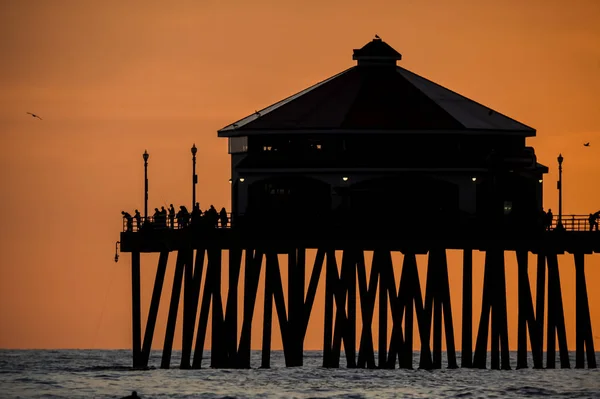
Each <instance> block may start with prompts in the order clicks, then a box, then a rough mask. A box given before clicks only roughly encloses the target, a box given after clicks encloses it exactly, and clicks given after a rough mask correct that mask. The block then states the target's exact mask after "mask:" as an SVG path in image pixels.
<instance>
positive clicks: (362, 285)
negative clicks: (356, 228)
mask: <svg viewBox="0 0 600 399" xmlns="http://www.w3.org/2000/svg"><path fill="white" fill-rule="evenodd" d="M357 255H358V257H357V262H356V271H357V274H358V288H359V294H360V309H361V314H362V333H361V336H360V346H359V350H358V364H357V367H360V368H365V367H367V368H370V369H374V368H375V367H376V366H375V351H374V348H373V327H372V325H373V313H374V311H375V296H376V294H377V283H378V280H379V268H378V266H377V264H376V263H375V259H373V262H372V264H371V275H370V277H369V282H368V288H367V272H366V267H365V257H364V252H362V251H360V252H359V253H358V254H357ZM374 255H375V254H373V256H374ZM386 317H387V315H386ZM384 333H385V332H384ZM380 334H381V332H380Z"/></svg>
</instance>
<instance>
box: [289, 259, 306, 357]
mask: <svg viewBox="0 0 600 399" xmlns="http://www.w3.org/2000/svg"><path fill="white" fill-rule="evenodd" d="M305 268H306V249H305V248H297V249H296V248H294V249H292V250H290V251H289V252H288V327H289V328H288V334H289V336H288V338H289V345H290V348H289V351H288V359H287V362H288V364H289V366H290V367H296V366H302V364H303V352H304V334H305V330H304V284H305Z"/></svg>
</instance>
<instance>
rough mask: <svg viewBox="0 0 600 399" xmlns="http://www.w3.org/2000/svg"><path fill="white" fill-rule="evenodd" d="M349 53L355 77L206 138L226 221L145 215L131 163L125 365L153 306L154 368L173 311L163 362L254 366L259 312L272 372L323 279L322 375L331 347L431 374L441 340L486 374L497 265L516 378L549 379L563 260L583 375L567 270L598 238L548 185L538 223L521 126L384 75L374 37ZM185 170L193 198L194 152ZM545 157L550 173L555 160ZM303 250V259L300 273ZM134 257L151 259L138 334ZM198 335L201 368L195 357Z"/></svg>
mask: <svg viewBox="0 0 600 399" xmlns="http://www.w3.org/2000/svg"><path fill="white" fill-rule="evenodd" d="M353 59H354V60H356V61H357V65H356V66H355V67H353V68H350V69H349V70H347V71H344V72H342V73H340V74H338V75H336V76H334V77H332V78H329V79H327V80H325V81H323V82H320V83H318V84H316V85H314V86H312V87H311V88H309V89H306V90H304V91H302V92H300V93H298V94H296V95H294V96H291V97H289V98H287V99H285V100H282V101H281V102H279V103H276V104H274V105H271V106H269V107H267V108H265V109H263V110H260V111H256V112H255V113H254V114H252V115H250V116H248V117H246V118H244V119H242V120H239V121H237V122H235V123H232V124H231V125H229V126H227V127H225V128H223V129H221V130H220V131H219V136H220V137H226V138H227V139H228V141H229V154H230V155H231V160H232V163H231V165H232V167H231V176H232V177H231V180H230V183H231V198H232V201H231V204H232V205H231V206H232V209H231V212H230V213H228V215H227V216H228V217H227V222H226V223H221V224H216V225H215V224H214V223H212V222H210V223H207V222H206V221H203V220H204V219H202V218H200V219H198V218H197V219H196V221H195V222H194V221H192V222H191V223H187V221H186V222H185V223H183V224H179V225H175V224H174V223H171V222H167V223H165V222H164V221H162V222H160V221H157V220H155V219H154V218H153V217H151V216H148V214H147V208H148V206H147V201H148V184H147V183H148V174H147V165H148V157H149V155H148V153H144V156H143V159H144V168H145V179H146V184H145V190H146V192H145V195H144V201H145V204H144V209H145V212H144V216H143V217H140V219H139V222H135V223H133V222H131V221H127V220H124V224H123V231H122V232H121V233H120V239H119V241H118V243H117V249H118V250H120V252H122V253H130V254H131V276H132V309H133V312H132V347H133V366H134V367H135V368H145V367H147V366H148V361H149V357H150V350H151V348H152V343H153V338H154V332H155V327H156V320H157V314H158V308H159V305H160V303H161V301H162V302H165V301H168V303H169V305H168V306H169V311H168V319H167V325H166V334H165V340H164V342H163V350H162V359H161V368H169V367H171V366H172V365H171V353H172V349H173V345H174V341H175V339H179V337H175V324H176V322H177V318H178V317H177V316H178V314H179V312H182V314H183V319H182V320H183V328H182V336H181V337H180V339H181V346H182V357H181V363H180V364H179V367H180V368H183V369H189V368H202V367H207V366H209V367H213V368H249V367H252V366H258V365H253V364H251V362H250V350H251V345H250V343H251V334H252V325H253V321H254V313H255V309H256V307H257V306H263V310H264V318H263V320H262V323H263V324H262V360H261V364H260V366H261V367H264V368H268V367H270V352H271V341H272V339H271V335H272V333H273V317H276V318H277V321H278V324H279V327H280V333H281V337H282V344H283V353H284V358H285V364H286V366H288V367H294V366H302V365H303V350H304V340H305V336H306V332H307V328H308V324H309V320H310V318H311V314H312V311H313V308H314V306H316V303H315V296H316V292H317V289H318V287H319V286H323V285H324V290H325V300H324V303H323V305H324V324H323V330H322V333H323V363H322V364H323V367H329V368H336V367H339V366H340V362H341V360H342V353H343V354H344V357H345V364H346V366H347V367H350V368H395V367H396V366H398V367H400V368H413V367H419V368H423V369H437V368H441V367H442V337H444V341H445V346H446V356H447V362H448V363H447V364H448V367H449V368H456V367H465V368H485V367H487V363H488V361H487V359H488V353H489V356H490V365H491V368H493V369H510V368H511V362H510V357H509V342H508V321H507V305H506V273H505V259H506V257H507V256H508V255H509V254H512V255H511V256H513V255H514V256H516V259H517V264H518V326H517V328H518V342H517V361H516V365H517V368H525V367H529V366H533V367H535V368H555V367H556V359H557V354H556V350H555V348H556V344H557V343H558V347H559V351H558V352H559V353H558V359H559V362H560V367H562V368H569V367H571V366H572V365H571V364H570V360H569V356H568V349H567V338H566V327H565V317H564V310H563V298H562V292H561V286H560V274H559V267H558V265H559V262H560V261H561V259H564V258H565V257H567V256H572V257H573V258H574V262H575V276H576V278H575V282H576V288H575V291H576V361H575V365H574V366H575V367H576V368H585V367H588V368H595V367H596V358H595V351H594V340H593V337H594V336H593V333H592V324H591V320H590V312H589V303H588V295H587V286H586V279H585V259H586V255H587V256H588V257H590V256H598V255H596V254H598V253H600V233H599V232H598V231H597V228H596V229H593V227H594V226H593V225H592V226H591V225H590V221H591V219H590V218H589V216H588V215H563V214H562V192H561V190H562V187H561V182H562V175H561V177H560V178H559V185H558V188H559V198H560V202H559V209H558V215H554V216H553V215H550V217H549V218H548V217H547V214H546V213H545V212H543V208H542V203H543V201H542V199H543V198H542V186H543V182H544V179H543V177H544V174H545V173H547V171H548V168H547V167H546V166H544V165H542V164H539V163H538V162H537V158H536V156H535V152H534V150H533V148H531V147H527V146H525V139H526V137H532V136H535V134H536V132H535V130H534V129H533V128H530V127H528V126H526V125H524V124H521V123H519V122H517V121H515V120H512V119H510V118H508V117H506V116H504V115H502V114H499V113H496V112H495V111H493V110H490V109H489V108H487V107H484V106H482V105H479V104H477V103H474V102H472V101H471V100H468V99H466V98H464V97H462V96H460V95H458V94H456V93H454V92H451V91H449V90H447V89H445V88H443V87H441V86H439V85H436V84H435V83H433V82H430V81H428V80H426V79H425V78H422V77H420V76H418V75H416V74H414V73H412V72H410V71H407V70H405V69H403V68H401V67H399V66H397V65H396V62H397V61H398V60H400V59H401V55H400V54H399V53H398V52H397V51H396V50H394V49H393V48H391V47H390V46H389V45H387V44H386V43H384V42H383V41H381V39H379V38H376V39H374V40H373V41H372V42H369V43H367V44H366V45H365V46H364V47H363V48H361V49H357V50H354V55H353ZM398 93H399V94H398ZM350 97H351V98H352V100H350V99H349V98H350ZM192 162H193V173H192V189H193V197H192V198H193V199H192V203H193V204H194V203H195V189H196V184H197V177H196V174H195V163H196V146H195V145H194V146H193V147H192ZM558 162H559V170H560V171H562V169H561V168H562V156H559V160H558ZM198 220H200V221H198ZM449 250H459V251H461V252H462V255H463V256H462V264H461V265H449V264H448V261H447V251H449ZM307 251H310V252H311V253H314V254H315V257H314V262H312V261H311V262H307V258H308V257H307ZM474 251H482V252H484V253H485V263H484V265H483V267H484V281H483V292H482V307H481V314H480V315H476V314H473V267H474V265H473V252H474ZM142 253H154V254H156V255H157V256H158V267H157V272H156V277H155V280H154V286H153V288H152V299H151V303H150V307H149V313H148V315H147V318H145V320H146V321H145V322H144V323H142V314H141V303H140V302H141V299H140V291H141V283H140V274H141V272H142V269H143V268H142V265H141V254H142ZM395 253H401V254H402V255H403V261H402V264H394V261H393V258H394V254H395ZM530 254H534V255H535V257H536V259H537V261H536V264H535V265H534V266H533V265H532V266H531V267H535V268H536V270H537V273H536V275H537V281H536V287H537V289H536V296H535V298H534V297H533V296H532V290H531V286H530V281H529V277H528V270H529V268H530V265H529V264H528V260H529V258H530ZM417 255H426V258H427V269H426V274H425V275H419V272H418V268H417ZM170 257H175V258H176V264H175V270H174V279H173V282H172V290H171V297H170V298H163V295H162V290H163V286H164V285H165V283H166V284H170V283H171V282H169V281H167V282H165V274H166V269H167V262H168V259H169V258H170ZM286 258H287V262H281V260H282V259H286ZM310 258H311V259H312V257H310ZM224 259H227V262H224V261H223V260H224ZM340 259H341V261H340ZM367 259H372V260H371V261H370V262H368V261H367ZM115 260H118V253H116V254H115ZM286 263H287V264H286ZM476 266H477V265H476ZM450 267H462V275H463V278H462V286H461V287H460V290H461V292H462V309H461V323H462V336H461V337H456V336H455V333H454V323H453V317H452V304H451V300H450V290H451V289H453V290H455V289H457V288H456V287H451V286H450V282H449V277H448V276H449V272H448V270H449V268H450ZM225 268H227V272H228V276H229V277H228V286H227V287H226V288H227V289H226V292H227V294H226V295H224V294H223V292H224V291H225V290H224V288H225V287H223V284H222V275H223V270H224V269H225ZM282 268H287V273H286V274H287V281H284V280H283V279H282ZM242 273H243V276H244V278H243V281H241V278H240V276H241V275H242ZM261 275H263V276H264V285H263V286H260V285H259V282H260V281H261V279H260V276H261ZM422 280H424V281H425V291H424V294H423V293H422V292H421V288H420V287H421V283H420V282H421V281H422ZM201 287H203V288H204V289H203V290H201ZM546 287H547V289H546ZM240 288H242V292H243V294H242V295H243V300H241V299H240V298H239V297H238V293H239V291H240ZM259 290H260V291H261V292H264V298H265V300H264V302H263V303H262V304H261V303H257V300H256V299H257V293H258V292H259ZM181 298H183V301H182V303H183V305H182V309H179V308H180V306H179V304H180V299H181ZM240 303H241V306H240ZM546 307H547V318H546V320H544V314H545V312H544V309H545V308H546ZM198 311H199V314H198ZM376 311H377V312H378V314H377V316H378V317H377V320H378V322H377V326H374V325H373V324H374V323H373V320H374V316H375V312H376ZM358 314H360V317H359V316H357V315H358ZM209 316H210V318H211V321H210V325H209V322H208V320H209ZM239 321H241V329H240V330H239V331H238V322H239ZM474 322H476V323H478V326H479V327H478V329H477V334H476V335H475V336H473V334H472V330H473V323H474ZM142 326H144V329H143V330H142ZM209 327H210V328H211V336H212V339H211V352H210V353H211V355H210V361H209V362H203V351H204V343H205V339H206V334H207V330H208V328H209ZM375 327H376V328H377V332H378V334H377V336H378V337H379V339H378V342H377V343H375V342H374V338H373V337H374V328H375ZM357 328H359V331H360V333H359V334H357ZM142 331H143V334H142ZM388 331H391V334H389V336H388ZM414 331H416V332H417V333H418V336H419V339H420V347H419V348H415V347H414V345H413V341H414V338H415V337H414V336H413V332H414ZM544 333H546V336H544ZM457 339H460V340H461V341H460V342H461V350H462V353H461V356H460V364H459V362H458V361H457V355H456V349H455V348H456V340H457ZM194 342H195V344H194V345H192V344H193V343H194ZM488 342H490V345H489V347H488ZM528 344H529V347H530V348H531V355H532V358H533V364H532V365H529V364H528V362H527V358H528ZM544 344H545V345H544ZM342 347H343V352H342ZM544 348H545V350H544ZM375 349H377V350H375ZM415 349H418V350H419V352H420V355H419V356H420V358H419V362H418V364H413V351H414V350H415ZM544 354H545V362H544Z"/></svg>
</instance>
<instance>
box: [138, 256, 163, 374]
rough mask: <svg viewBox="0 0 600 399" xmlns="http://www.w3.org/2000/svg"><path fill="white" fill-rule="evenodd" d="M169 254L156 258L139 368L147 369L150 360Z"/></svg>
mask: <svg viewBox="0 0 600 399" xmlns="http://www.w3.org/2000/svg"><path fill="white" fill-rule="evenodd" d="M168 259H169V252H167V251H163V252H161V253H160V256H159V258H158V267H157V268H156V279H155V280H154V289H153V290H152V299H151V301H150V309H149V311H148V320H147V322H146V329H145V331H144V345H143V348H142V360H141V364H140V366H141V367H143V368H146V367H148V360H149V359H150V350H151V349H152V339H153V337H154V328H155V327H156V317H157V315H158V308H159V305H160V297H161V294H162V288H163V283H164V281H165V272H166V270H167V261H168Z"/></svg>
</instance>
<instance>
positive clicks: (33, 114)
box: [27, 112, 42, 120]
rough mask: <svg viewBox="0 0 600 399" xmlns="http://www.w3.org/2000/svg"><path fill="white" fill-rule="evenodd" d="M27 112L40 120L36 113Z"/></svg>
mask: <svg viewBox="0 0 600 399" xmlns="http://www.w3.org/2000/svg"><path fill="white" fill-rule="evenodd" d="M27 114H29V115H31V116H32V117H34V118H38V119H39V120H42V118H40V117H39V116H38V115H36V114H32V113H31V112H27Z"/></svg>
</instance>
